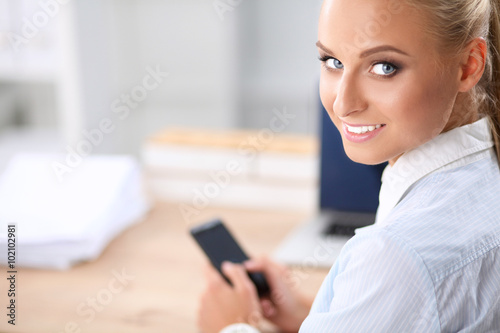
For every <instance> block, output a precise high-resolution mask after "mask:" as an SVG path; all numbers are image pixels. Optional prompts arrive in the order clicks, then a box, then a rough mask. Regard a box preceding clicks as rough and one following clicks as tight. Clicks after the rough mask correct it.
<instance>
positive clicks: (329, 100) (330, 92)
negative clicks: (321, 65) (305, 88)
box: [319, 73, 337, 125]
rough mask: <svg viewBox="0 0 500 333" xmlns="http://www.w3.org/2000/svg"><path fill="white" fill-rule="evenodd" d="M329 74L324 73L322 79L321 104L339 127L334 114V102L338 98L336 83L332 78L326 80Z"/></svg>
mask: <svg viewBox="0 0 500 333" xmlns="http://www.w3.org/2000/svg"><path fill="white" fill-rule="evenodd" d="M326 76H327V74H325V73H322V74H321V78H320V87H319V95H320V98H321V103H322V104H323V106H324V107H325V109H326V111H327V112H328V115H329V116H330V119H331V120H332V121H333V122H334V123H335V125H337V117H335V114H334V113H333V102H334V101H335V97H336V83H335V80H332V79H331V78H326Z"/></svg>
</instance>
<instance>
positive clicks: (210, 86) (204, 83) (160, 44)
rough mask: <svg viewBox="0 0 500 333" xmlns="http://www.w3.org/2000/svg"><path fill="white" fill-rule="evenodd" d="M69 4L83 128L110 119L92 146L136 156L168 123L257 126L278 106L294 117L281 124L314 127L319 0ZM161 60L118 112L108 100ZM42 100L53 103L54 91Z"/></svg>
mask: <svg viewBox="0 0 500 333" xmlns="http://www.w3.org/2000/svg"><path fill="white" fill-rule="evenodd" d="M73 1H74V2H75V8H76V22H75V27H76V36H77V37H76V38H77V39H78V40H77V41H76V43H75V44H76V49H75V52H76V54H78V59H76V61H77V63H78V64H79V68H78V72H79V75H80V77H78V78H77V79H78V82H79V83H81V90H82V91H81V98H82V101H81V105H80V107H81V109H82V110H83V112H82V113H83V115H82V119H83V121H82V122H81V123H82V127H83V128H84V129H87V130H91V129H93V128H95V127H97V126H98V124H99V122H100V120H101V119H103V118H105V117H109V118H112V119H113V121H114V125H115V130H114V131H113V132H112V133H111V134H109V135H107V136H106V138H105V140H104V142H103V144H101V145H99V146H98V147H95V150H94V151H95V152H106V153H107V152H118V153H122V152H131V153H137V152H138V151H139V149H140V146H141V144H142V142H143V141H144V139H145V137H147V136H148V135H150V134H152V133H153V132H155V131H158V130H160V129H162V128H165V127H169V126H189V127H209V128H234V127H239V128H256V129H259V128H261V127H265V126H267V125H268V121H269V118H270V115H269V113H270V112H271V111H272V110H273V108H274V107H277V108H282V107H287V109H288V111H289V112H292V113H294V114H296V116H297V118H296V119H295V120H294V122H293V123H292V124H291V125H290V126H289V127H288V128H287V131H289V132H299V133H316V131H317V105H318V104H317V103H318V94H317V80H318V74H319V63H318V61H317V51H316V49H315V46H314V43H315V42H316V38H317V37H316V25H317V18H318V14H319V7H320V3H321V1H320V0H313V1H305V0H242V1H241V3H240V4H239V5H237V6H236V7H235V8H234V9H233V10H231V11H228V12H225V13H224V14H223V19H221V16H220V15H219V13H218V12H217V11H216V9H215V8H214V2H215V0H73ZM218 1H226V0H218ZM157 67H159V68H160V69H161V70H162V71H166V72H169V76H168V77H167V78H166V79H165V80H164V82H163V83H162V84H161V85H160V86H159V87H158V88H157V89H155V90H153V91H149V92H148V95H147V98H145V99H144V100H143V101H141V102H140V103H139V104H138V106H137V107H136V108H134V109H133V110H131V112H130V115H129V116H128V117H126V118H125V119H118V118H116V114H114V113H113V108H112V103H113V102H114V101H115V100H116V99H119V98H120V97H121V96H122V94H130V92H131V91H132V90H133V89H134V88H135V87H137V86H138V85H140V84H142V81H143V78H144V77H145V75H147V68H153V69H154V68H157ZM44 89H45V90H43V89H40V90H39V91H40V92H42V94H48V90H47V88H44ZM49 90H50V89H49ZM44 91H45V92H44ZM47 96H48V95H47ZM38 100H39V101H40V103H39V104H38V105H39V106H40V105H44V104H45V106H46V107H45V109H47V110H51V109H54V108H55V107H57V105H56V103H55V102H54V100H55V99H54V98H53V96H52V97H50V98H49V97H47V98H45V99H43V98H38ZM64 111H65V110H62V112H64ZM54 114H56V113H54ZM51 117H52V116H51ZM30 119H31V120H30V121H31V122H32V123H34V124H35V125H36V124H39V125H47V124H49V125H50V124H54V123H55V121H53V118H46V117H44V116H39V115H38V116H31V118H30ZM47 119H49V120H50V121H48V120H47Z"/></svg>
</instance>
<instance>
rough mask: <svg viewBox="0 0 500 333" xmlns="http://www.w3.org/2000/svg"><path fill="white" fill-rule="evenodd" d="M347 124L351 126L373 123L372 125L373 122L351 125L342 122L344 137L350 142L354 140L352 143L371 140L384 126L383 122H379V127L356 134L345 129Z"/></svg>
mask: <svg viewBox="0 0 500 333" xmlns="http://www.w3.org/2000/svg"><path fill="white" fill-rule="evenodd" d="M347 125H349V126H351V127H360V126H375V125H373V124H372V125H359V124H357V125H351V124H346V123H344V122H342V130H343V131H344V136H345V138H346V139H347V140H349V141H351V142H354V143H362V142H366V141H369V140H372V139H373V138H375V137H376V136H377V135H378V134H379V133H380V132H381V131H383V130H384V128H385V124H381V125H382V126H381V127H380V128H377V129H375V130H373V131H371V132H366V133H363V134H356V133H351V132H349V131H348V130H347Z"/></svg>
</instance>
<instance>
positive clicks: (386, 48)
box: [316, 41, 410, 58]
mask: <svg viewBox="0 0 500 333" xmlns="http://www.w3.org/2000/svg"><path fill="white" fill-rule="evenodd" d="M316 46H317V47H318V48H320V49H322V50H323V51H325V52H327V53H330V54H332V55H333V54H334V53H333V52H332V51H331V50H330V49H328V48H327V47H326V46H324V45H323V44H321V42H320V41H318V42H317V43H316ZM384 51H392V52H396V53H399V54H402V55H405V56H408V57H409V56H410V55H409V54H408V53H406V52H404V51H401V50H400V49H398V48H395V47H394V46H391V45H380V46H376V47H374V48H371V49H368V50H365V51H363V52H361V54H360V55H359V57H360V58H366V57H368V56H369V55H372V54H375V53H379V52H384Z"/></svg>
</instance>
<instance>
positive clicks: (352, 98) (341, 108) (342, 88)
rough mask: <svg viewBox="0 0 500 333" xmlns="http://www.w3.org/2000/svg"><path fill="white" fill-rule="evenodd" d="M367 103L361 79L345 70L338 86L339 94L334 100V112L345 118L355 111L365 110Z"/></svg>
mask: <svg viewBox="0 0 500 333" xmlns="http://www.w3.org/2000/svg"><path fill="white" fill-rule="evenodd" d="M366 107H367V103H366V101H365V100H364V98H363V94H362V90H361V86H360V84H359V81H358V80H357V78H356V77H355V76H354V73H347V72H344V73H343V75H342V79H341V80H340V82H339V84H338V86H337V95H336V97H335V100H334V102H333V113H335V115H336V116H337V117H339V118H344V117H347V116H349V115H351V114H352V113H354V112H360V111H363V110H365V109H366Z"/></svg>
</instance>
